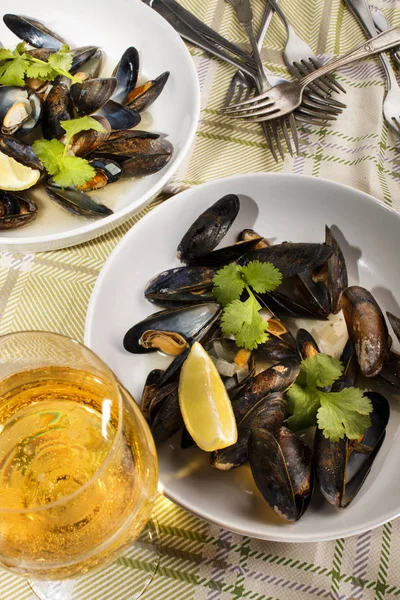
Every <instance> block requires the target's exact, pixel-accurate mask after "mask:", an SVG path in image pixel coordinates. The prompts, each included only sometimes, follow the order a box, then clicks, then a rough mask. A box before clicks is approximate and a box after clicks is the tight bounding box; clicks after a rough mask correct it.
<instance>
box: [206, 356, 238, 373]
mask: <svg viewBox="0 0 400 600" xmlns="http://www.w3.org/2000/svg"><path fill="white" fill-rule="evenodd" d="M211 358H212V360H213V362H214V365H215V366H216V367H217V370H218V373H219V374H220V375H223V376H224V377H233V375H235V373H236V371H237V366H236V365H235V364H234V363H230V362H227V361H226V360H223V359H222V358H214V357H211Z"/></svg>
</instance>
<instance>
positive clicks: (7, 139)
mask: <svg viewBox="0 0 400 600" xmlns="http://www.w3.org/2000/svg"><path fill="white" fill-rule="evenodd" d="M0 152H3V154H7V156H11V158H13V159H14V160H16V161H17V162H19V163H21V164H23V165H25V166H26V167H30V168H31V169H37V170H38V171H43V169H44V167H43V165H42V163H41V161H40V160H39V159H38V157H37V156H36V154H35V153H34V151H33V150H32V146H30V145H29V144H26V143H25V142H22V141H21V140H18V139H17V138H15V137H13V136H11V135H3V134H0Z"/></svg>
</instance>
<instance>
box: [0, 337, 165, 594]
mask: <svg viewBox="0 0 400 600" xmlns="http://www.w3.org/2000/svg"><path fill="white" fill-rule="evenodd" d="M157 476H158V472H157V455H156V450H155V446H154V442H153V438H152V435H151V433H150V430H149V428H148V426H147V424H146V422H145V420H144V418H143V416H142V414H141V412H140V409H139V407H138V406H137V404H136V403H135V401H134V400H133V399H132V397H131V396H130V395H129V393H128V392H127V391H126V390H125V389H124V388H123V387H122V385H121V384H120V383H119V382H118V381H117V379H116V377H115V376H114V375H113V373H112V372H111V371H110V369H109V368H108V367H107V366H106V365H105V364H104V363H103V362H102V361H101V360H100V359H99V358H98V357H97V356H96V355H95V354H94V353H93V352H92V351H91V350H89V349H88V348H86V347H85V346H83V345H82V344H80V343H78V342H76V341H74V340H72V339H69V338H67V337H64V336H62V335H58V334H55V333H48V332H42V331H24V332H20V333H11V334H8V335H4V336H2V337H0V564H2V565H3V566H4V567H6V568H7V569H9V570H10V571H12V572H13V573H15V574H19V575H23V576H26V577H28V578H29V579H30V583H31V586H32V588H33V589H34V591H35V593H36V594H37V595H38V596H39V598H42V599H43V600H56V599H57V600H67V599H68V598H73V597H74V593H73V589H74V586H75V581H71V580H73V579H74V578H77V577H82V576H83V575H85V574H87V573H90V572H92V571H93V570H96V569H99V568H101V567H103V566H104V565H105V564H107V563H109V562H110V561H113V560H114V559H115V558H116V557H118V556H119V555H120V554H121V553H122V552H123V551H124V550H126V549H127V548H128V547H129V546H130V545H131V544H132V542H133V541H134V540H136V539H137V538H138V536H139V535H140V533H141V532H142V530H143V528H144V527H145V525H146V523H147V521H148V520H149V517H150V515H151V512H152V508H153V504H154V501H155V497H156V491H157ZM63 580H68V581H66V582H64V583H63ZM79 581H80V580H78V582H79ZM139 591H140V590H139ZM135 597H136V598H137V597H138V595H137V594H136V595H135ZM129 598H132V596H129Z"/></svg>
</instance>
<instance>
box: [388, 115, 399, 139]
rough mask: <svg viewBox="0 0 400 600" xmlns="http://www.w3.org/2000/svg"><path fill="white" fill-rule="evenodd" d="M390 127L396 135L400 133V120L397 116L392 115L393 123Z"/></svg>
mask: <svg viewBox="0 0 400 600" xmlns="http://www.w3.org/2000/svg"><path fill="white" fill-rule="evenodd" d="M390 129H391V130H392V131H394V133H395V134H396V135H400V122H399V119H398V118H397V119H396V117H392V123H390Z"/></svg>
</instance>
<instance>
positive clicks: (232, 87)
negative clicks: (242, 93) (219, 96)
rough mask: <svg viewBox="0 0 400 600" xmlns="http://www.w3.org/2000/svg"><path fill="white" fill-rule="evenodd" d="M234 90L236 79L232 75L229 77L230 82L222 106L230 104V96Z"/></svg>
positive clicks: (231, 96)
mask: <svg viewBox="0 0 400 600" xmlns="http://www.w3.org/2000/svg"><path fill="white" fill-rule="evenodd" d="M235 90H236V81H235V77H233V78H232V79H231V82H230V84H229V87H228V91H227V93H226V96H225V100H224V103H223V105H222V108H226V107H227V106H229V105H230V103H231V102H232V98H233V96H234V94H235Z"/></svg>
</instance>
